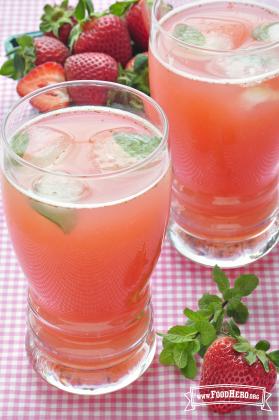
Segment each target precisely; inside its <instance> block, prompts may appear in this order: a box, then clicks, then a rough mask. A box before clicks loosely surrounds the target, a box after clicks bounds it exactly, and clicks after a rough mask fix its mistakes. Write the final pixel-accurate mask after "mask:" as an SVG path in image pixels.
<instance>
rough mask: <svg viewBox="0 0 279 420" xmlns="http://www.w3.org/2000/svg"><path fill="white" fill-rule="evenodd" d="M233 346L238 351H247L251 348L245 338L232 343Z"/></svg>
mask: <svg viewBox="0 0 279 420" xmlns="http://www.w3.org/2000/svg"><path fill="white" fill-rule="evenodd" d="M233 348H234V350H236V351H237V352H239V353H247V352H249V351H250V350H251V345H250V343H248V341H246V340H245V341H240V342H238V343H236V344H234V345H233Z"/></svg>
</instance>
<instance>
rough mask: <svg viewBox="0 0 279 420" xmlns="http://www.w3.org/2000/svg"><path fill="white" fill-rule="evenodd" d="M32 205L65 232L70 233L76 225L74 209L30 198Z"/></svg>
mask: <svg viewBox="0 0 279 420" xmlns="http://www.w3.org/2000/svg"><path fill="white" fill-rule="evenodd" d="M30 204H31V207H32V208H33V209H34V210H35V211H36V212H37V213H39V214H40V215H41V216H43V217H45V218H46V219H48V220H49V221H51V222H53V223H55V224H56V225H57V226H58V227H59V228H60V229H62V230H63V232H64V233H70V232H71V231H72V230H73V229H74V227H75V225H76V218H77V215H76V212H75V210H74V209H67V208H63V207H56V206H52V205H49V204H45V203H41V202H40V201H36V200H33V199H30Z"/></svg>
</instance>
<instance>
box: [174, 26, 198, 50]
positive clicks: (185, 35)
mask: <svg viewBox="0 0 279 420" xmlns="http://www.w3.org/2000/svg"><path fill="white" fill-rule="evenodd" d="M173 36H174V37H175V38H176V39H178V40H179V41H183V42H186V43H187V44H191V45H197V46H203V45H205V43H206V38H205V36H204V35H203V34H202V33H201V32H200V31H199V30H198V29H197V28H195V27H194V26H190V25H186V24H185V23H178V24H177V25H175V27H174V30H173Z"/></svg>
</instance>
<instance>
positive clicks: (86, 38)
mask: <svg viewBox="0 0 279 420" xmlns="http://www.w3.org/2000/svg"><path fill="white" fill-rule="evenodd" d="M84 29H85V30H84V31H83V32H82V33H81V34H80V35H79V37H78V39H77V41H76V42H75V44H74V53H75V54H80V53H84V52H102V53H105V54H108V55H110V56H111V57H113V58H115V60H116V61H118V62H120V63H121V64H123V65H125V64H126V63H127V62H128V61H129V59H130V58H131V57H132V46H131V38H130V35H129V32H128V29H127V26H126V24H125V22H124V21H123V20H122V19H120V18H119V17H118V16H113V15H105V16H101V17H99V18H95V19H93V20H91V22H90V24H89V22H87V23H86V24H85V26H84Z"/></svg>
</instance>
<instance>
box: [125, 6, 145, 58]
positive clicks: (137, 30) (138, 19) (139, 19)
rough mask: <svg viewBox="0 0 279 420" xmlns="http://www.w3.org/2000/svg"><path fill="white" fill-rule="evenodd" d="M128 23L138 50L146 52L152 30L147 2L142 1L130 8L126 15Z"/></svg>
mask: <svg viewBox="0 0 279 420" xmlns="http://www.w3.org/2000/svg"><path fill="white" fill-rule="evenodd" d="M126 22H127V26H128V30H129V32H130V35H131V38H132V40H133V41H134V43H135V45H136V47H137V49H138V50H139V51H146V50H147V49H148V40H149V30H150V11H149V6H148V4H147V2H146V0H140V1H138V2H137V3H136V4H133V5H132V6H131V7H130V9H129V10H128V12H127V14H126Z"/></svg>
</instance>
